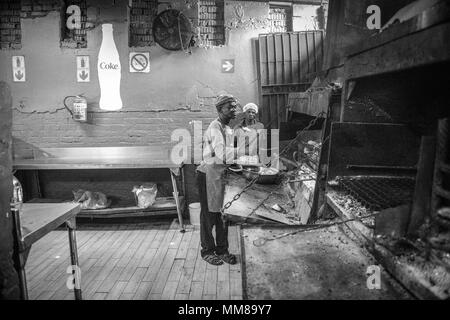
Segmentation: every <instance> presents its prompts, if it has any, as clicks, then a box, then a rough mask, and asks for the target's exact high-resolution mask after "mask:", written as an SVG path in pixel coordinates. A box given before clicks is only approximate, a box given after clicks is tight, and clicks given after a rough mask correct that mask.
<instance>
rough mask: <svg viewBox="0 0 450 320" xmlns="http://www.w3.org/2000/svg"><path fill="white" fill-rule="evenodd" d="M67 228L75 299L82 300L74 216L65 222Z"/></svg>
mask: <svg viewBox="0 0 450 320" xmlns="http://www.w3.org/2000/svg"><path fill="white" fill-rule="evenodd" d="M66 225H67V229H68V231H69V245H70V260H71V262H72V268H74V269H75V270H74V269H72V270H73V272H75V287H74V293H75V300H83V298H82V296H81V283H80V282H81V281H80V273H79V271H80V267H79V264H78V251H77V238H76V234H75V229H76V220H75V218H72V219H70V220H69V221H67V222H66Z"/></svg>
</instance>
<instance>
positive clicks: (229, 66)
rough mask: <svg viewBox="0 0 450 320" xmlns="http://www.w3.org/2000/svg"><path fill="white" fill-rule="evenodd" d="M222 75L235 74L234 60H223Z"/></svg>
mask: <svg viewBox="0 0 450 320" xmlns="http://www.w3.org/2000/svg"><path fill="white" fill-rule="evenodd" d="M221 69H222V73H233V72H234V59H223V60H222V63H221Z"/></svg>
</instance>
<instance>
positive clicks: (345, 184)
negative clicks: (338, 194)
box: [336, 176, 415, 211]
mask: <svg viewBox="0 0 450 320" xmlns="http://www.w3.org/2000/svg"><path fill="white" fill-rule="evenodd" d="M336 180H337V182H338V186H337V188H338V189H339V190H341V191H344V192H345V193H348V194H350V195H352V196H353V197H354V198H355V199H357V200H358V201H359V202H361V204H362V205H363V206H364V207H366V208H367V209H369V210H373V211H380V210H384V209H387V208H393V207H396V206H399V205H402V204H405V203H408V202H410V201H411V200H412V195H413V192H414V186H415V181H414V178H410V177H367V176H366V177H360V176H358V177H339V178H337V179H336Z"/></svg>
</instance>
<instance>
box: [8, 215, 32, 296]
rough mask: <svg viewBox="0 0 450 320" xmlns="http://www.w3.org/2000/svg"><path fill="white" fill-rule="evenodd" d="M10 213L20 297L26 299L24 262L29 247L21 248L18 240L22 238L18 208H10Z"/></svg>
mask: <svg viewBox="0 0 450 320" xmlns="http://www.w3.org/2000/svg"><path fill="white" fill-rule="evenodd" d="M11 213H12V216H13V223H14V253H13V259H14V266H15V268H16V270H17V273H18V274H19V286H20V298H21V299H22V300H28V288H27V276H26V273H25V264H26V262H27V258H28V253H29V250H30V248H28V249H26V250H22V248H21V244H20V241H21V239H22V226H21V224H20V213H19V210H18V209H15V208H12V209H11Z"/></svg>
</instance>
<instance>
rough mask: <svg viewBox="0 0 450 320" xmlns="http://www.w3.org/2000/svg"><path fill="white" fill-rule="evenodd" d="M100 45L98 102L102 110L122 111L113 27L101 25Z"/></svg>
mask: <svg viewBox="0 0 450 320" xmlns="http://www.w3.org/2000/svg"><path fill="white" fill-rule="evenodd" d="M102 34H103V38H102V44H101V46H100V50H99V52H98V62H97V71H98V81H99V83H100V102H99V107H100V109H102V110H120V109H122V98H121V97H120V80H121V77H122V74H121V70H122V67H121V65H120V57H119V52H118V51H117V47H116V44H115V42H114V35H113V25H112V24H110V23H105V24H102Z"/></svg>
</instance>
